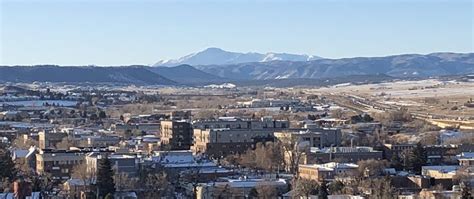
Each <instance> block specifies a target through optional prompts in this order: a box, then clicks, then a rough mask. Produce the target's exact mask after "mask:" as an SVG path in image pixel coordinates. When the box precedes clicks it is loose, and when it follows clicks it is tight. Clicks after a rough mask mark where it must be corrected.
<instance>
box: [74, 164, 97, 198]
mask: <svg viewBox="0 0 474 199" xmlns="http://www.w3.org/2000/svg"><path fill="white" fill-rule="evenodd" d="M71 176H72V178H75V179H79V180H81V182H82V185H83V186H84V189H85V191H86V192H88V191H91V190H90V185H91V184H92V183H93V181H94V179H95V178H96V173H95V171H93V170H92V169H89V168H88V166H87V164H86V163H85V162H84V163H81V164H78V165H76V166H75V167H74V168H73V171H72V174H71Z"/></svg>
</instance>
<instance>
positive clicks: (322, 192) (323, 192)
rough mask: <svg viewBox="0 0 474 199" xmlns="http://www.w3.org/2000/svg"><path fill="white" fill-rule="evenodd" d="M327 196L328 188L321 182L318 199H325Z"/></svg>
mask: <svg viewBox="0 0 474 199" xmlns="http://www.w3.org/2000/svg"><path fill="white" fill-rule="evenodd" d="M328 195H329V194H328V187H327V185H326V182H324V180H323V182H322V183H321V186H320V187H319V193H318V199H327V198H328Z"/></svg>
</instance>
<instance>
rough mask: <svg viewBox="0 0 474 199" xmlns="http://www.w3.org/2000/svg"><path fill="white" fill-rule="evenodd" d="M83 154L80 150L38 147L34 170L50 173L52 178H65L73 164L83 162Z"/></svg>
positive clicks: (69, 173) (39, 172)
mask: <svg viewBox="0 0 474 199" xmlns="http://www.w3.org/2000/svg"><path fill="white" fill-rule="evenodd" d="M84 155H85V152H83V151H80V150H56V149H40V150H39V153H38V154H36V172H37V173H38V174H50V175H51V176H52V178H53V179H54V180H67V179H69V177H71V173H72V171H73V168H74V166H76V165H78V164H82V163H83V162H84Z"/></svg>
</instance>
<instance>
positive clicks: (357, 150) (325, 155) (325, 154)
mask: <svg viewBox="0 0 474 199" xmlns="http://www.w3.org/2000/svg"><path fill="white" fill-rule="evenodd" d="M382 158H383V152H382V151H377V150H374V149H373V148H372V147H365V146H355V147H326V148H322V149H319V148H316V147H313V148H311V150H310V153H307V154H306V158H305V159H306V163H307V164H311V163H325V162H331V161H334V160H338V161H343V162H354V163H355V162H358V161H360V160H370V159H374V160H381V159H382Z"/></svg>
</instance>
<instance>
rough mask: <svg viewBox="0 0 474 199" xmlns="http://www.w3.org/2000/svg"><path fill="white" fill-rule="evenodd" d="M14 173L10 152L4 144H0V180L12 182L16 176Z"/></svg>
mask: <svg viewBox="0 0 474 199" xmlns="http://www.w3.org/2000/svg"><path fill="white" fill-rule="evenodd" d="M16 172H17V171H16V168H15V163H14V162H13V160H12V156H11V154H10V151H9V150H8V149H7V148H6V146H5V145H4V144H1V143H0V180H2V181H3V180H5V179H8V180H9V181H12V180H13V179H14V178H15V176H16Z"/></svg>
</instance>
